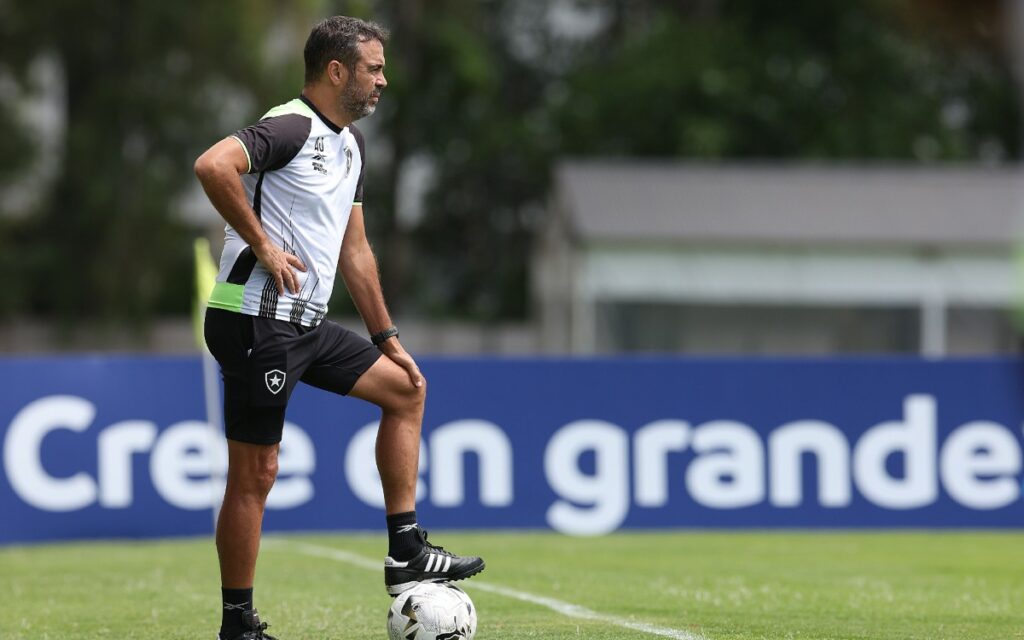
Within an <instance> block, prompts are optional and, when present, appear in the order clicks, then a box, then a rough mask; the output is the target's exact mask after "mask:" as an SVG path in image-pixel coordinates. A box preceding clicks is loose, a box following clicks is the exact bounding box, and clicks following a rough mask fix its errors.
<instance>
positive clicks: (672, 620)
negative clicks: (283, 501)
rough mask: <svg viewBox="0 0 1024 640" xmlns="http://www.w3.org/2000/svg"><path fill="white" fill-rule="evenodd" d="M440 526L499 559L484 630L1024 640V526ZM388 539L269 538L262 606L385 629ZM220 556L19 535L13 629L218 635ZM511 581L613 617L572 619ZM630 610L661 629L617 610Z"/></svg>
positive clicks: (482, 594) (196, 547)
mask: <svg viewBox="0 0 1024 640" xmlns="http://www.w3.org/2000/svg"><path fill="white" fill-rule="evenodd" d="M433 538H436V541H437V542H438V543H440V544H444V545H446V546H449V547H451V548H453V549H455V550H458V551H461V552H463V553H467V552H472V553H478V554H480V555H482V556H484V557H485V558H486V560H487V570H486V571H484V573H482V574H481V575H480V576H478V577H476V578H473V579H471V580H469V581H466V582H463V583H460V586H464V587H465V589H466V591H467V593H469V595H470V596H471V597H472V598H473V600H474V602H475V603H476V605H477V609H478V611H479V615H480V626H479V628H478V631H477V636H476V637H477V638H480V639H481V640H487V639H496V638H501V639H502V640H506V639H507V640H516V639H519V638H595V639H598V638H609V639H610V638H616V639H619V638H621V639H626V640H632V639H640V638H649V639H654V638H658V637H675V638H706V640H761V639H776V638H778V639H788V638H799V639H836V640H839V639H854V638H858V639H862V638H863V639H866V638H871V639H876V638H900V639H919V640H942V639H963V640H980V639H991V640H1012V639H1017V638H1020V639H1024V555H1022V553H1021V549H1020V547H1021V545H1022V543H1024V534H1021V533H1016V532H1013V533H976V532H968V533H952V532H950V533H947V532H941V533H924V532H912V533H891V532H885V533H876V532H869V533H847V532H842V533H836V532H828V533H806V532H801V533H794V532H778V533H776V532H754V533H727V532H700V533H676V532H672V533H636V534H633V533H623V534H616V535H612V536H607V537H600V538H568V537H565V536H560V535H557V534H551V533H484V534H466V533H458V534H456V533H445V532H436V533H435V535H434V536H433ZM385 546H386V545H385V543H384V538H383V537H382V536H369V535H331V536H325V535H317V536H312V535H311V536H298V535H288V536H274V537H273V538H272V539H268V542H267V544H266V545H265V547H264V550H263V553H262V554H261V558H260V565H259V571H258V574H257V581H256V582H257V584H256V605H257V607H258V608H259V609H260V611H261V614H262V616H263V618H264V619H265V620H267V621H268V622H270V624H271V625H272V627H271V629H270V632H271V633H273V634H274V635H276V636H278V637H279V638H280V640H297V639H304V640H305V639H309V640H313V639H317V640H320V639H342V638H353V639H354V638H386V632H385V626H384V620H385V615H386V613H387V607H388V605H389V603H390V601H391V599H390V598H389V597H388V596H387V595H386V594H385V592H384V587H383V571H382V569H380V568H375V569H370V568H368V567H379V566H380V564H381V563H380V560H381V559H382V556H383V554H384V551H385V550H386V549H385ZM332 550H341V551H343V552H345V553H347V555H345V554H341V555H338V556H337V557H335V556H332ZM353 554H354V556H355V557H356V558H355V560H352V557H353ZM360 558H363V559H364V560H362V561H360ZM216 564H217V560H216V553H215V551H214V547H213V543H212V541H211V540H209V539H190V540H174V541H159V542H134V541H131V542H127V541H125V542H122V541H115V542H103V543H86V544H61V545H43V546H22V547H7V548H2V549H0V638H2V639H4V640H6V639H12V640H13V639H19V640H21V639H24V640H48V639H49V640H56V639H61V640H64V639H70V638H74V639H79V638H80V639H83V640H91V639H93V638H118V639H127V638H153V639H160V640H170V639H175V638H182V639H185V638H188V639H193V638H200V639H201V640H213V638H214V636H215V633H216V629H217V626H218V624H219V604H220V603H219V594H220V592H219V582H218V578H217V566H216ZM474 582H480V583H482V584H481V585H480V586H477V587H474ZM509 591H515V592H516V593H519V594H520V595H522V594H529V595H530V596H532V597H535V598H547V599H554V600H557V601H560V602H562V603H566V604H575V605H580V606H581V607H585V608H586V609H587V610H589V611H590V612H592V613H594V614H598V615H602V616H605V618H604V619H593V618H587V617H572V616H569V615H566V612H565V611H564V610H562V609H558V605H557V603H555V604H554V605H553V606H555V607H556V609H558V610H553V609H552V608H549V607H547V606H544V605H542V604H539V603H538V602H527V601H523V600H521V599H516V598H515V597H510V595H511V594H510V593H509ZM572 611H577V610H572ZM629 622H632V623H635V624H636V625H641V626H643V628H645V629H647V630H648V631H643V630H636V629H635V628H627V627H625V626H619V624H617V623H629ZM656 630H661V631H662V632H664V633H668V634H673V633H674V634H675V635H663V636H657V635H654V634H653V633H651V632H650V631H656Z"/></svg>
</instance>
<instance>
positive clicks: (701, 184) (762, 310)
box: [534, 161, 1024, 356]
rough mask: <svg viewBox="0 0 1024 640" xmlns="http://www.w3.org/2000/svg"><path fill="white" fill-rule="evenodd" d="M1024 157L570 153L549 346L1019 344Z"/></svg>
mask: <svg viewBox="0 0 1024 640" xmlns="http://www.w3.org/2000/svg"><path fill="white" fill-rule="evenodd" d="M1022 187H1024V185H1022V184H1021V179H1020V174H1019V172H1018V171H1017V170H1016V169H1015V168H999V169H988V168H966V167H963V168H935V167H930V168H909V167H893V166H870V167H820V166H785V165H771V166H735V165H693V164H651V163H643V162H595V161H570V162H566V163H563V164H562V165H561V166H560V168H559V169H558V171H557V177H556V181H555V191H554V196H553V203H552V208H551V216H550V219H549V221H548V225H547V228H546V229H545V231H544V233H543V234H542V237H541V239H540V241H539V243H538V245H539V246H538V251H537V255H536V259H535V269H534V292H535V301H536V306H537V311H538V317H539V323H540V329H539V330H540V343H541V344H542V345H543V349H544V350H545V351H555V352H561V351H569V352H572V353H576V354H589V353H615V352H636V351H650V352H655V351H657V352H668V353H736V354H739V353H745V354H751V353H753V354H835V353H869V354H870V353H904V354H915V353H920V354H924V355H927V356H942V355H947V354H949V355H957V354H972V355H979V354H1001V353H1011V352H1013V351H1015V349H1016V337H1015V330H1014V328H1013V322H1012V314H1011V311H1012V307H1013V305H1014V304H1015V300H1016V298H1017V294H1016V293H1015V292H1016V291H1017V288H1018V287H1019V286H1021V285H1022V283H1021V282H1018V281H1017V279H1016V276H1015V266H1014V265H1015V263H1014V256H1015V251H1016V248H1017V245H1018V242H1019V237H1020V234H1019V230H1020V227H1019V224H1018V222H1019V214H1020V212H1021V206H1020V205H1021V189H1022Z"/></svg>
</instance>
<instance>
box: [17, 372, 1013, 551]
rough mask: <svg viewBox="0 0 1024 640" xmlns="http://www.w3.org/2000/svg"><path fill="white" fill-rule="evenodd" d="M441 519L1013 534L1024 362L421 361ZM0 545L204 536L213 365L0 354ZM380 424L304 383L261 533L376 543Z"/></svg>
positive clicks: (579, 526) (217, 456)
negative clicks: (319, 534) (338, 534)
mask: <svg viewBox="0 0 1024 640" xmlns="http://www.w3.org/2000/svg"><path fill="white" fill-rule="evenodd" d="M420 365H421V368H422V370H423V372H424V374H425V375H426V376H427V378H428V380H429V387H430V388H429V392H428V400H427V410H426V416H425V420H424V427H423V446H422V450H421V460H420V474H419V485H418V492H417V497H418V503H417V511H418V513H419V515H420V520H421V522H424V523H425V524H426V525H427V526H428V527H436V528H461V529H475V528H502V529H508V528H550V529H554V530H557V531H561V532H564V533H567V534H574V535H596V534H603V533H608V532H611V531H615V530H618V529H623V528H678V527H701V528H704V527H1020V526H1022V525H1024V515H1022V510H1021V504H1020V502H1021V479H1022V474H1024V463H1022V446H1024V442H1022V430H1021V427H1022V424H1024V365H1022V364H1021V363H1020V362H1019V361H1016V360H953V361H923V360H916V359H850V360H827V359H826V360H773V359H759V360H749V359H707V360H703V359H702V360H694V359H593V360H591V359H588V360H554V359H514V360H509V359H459V360H448V359H426V360H423V361H422V362H420ZM0 386H2V389H3V392H2V393H0V443H2V446H3V451H2V454H3V455H2V465H3V470H2V473H0V514H3V515H2V518H0V543H4V542H20V541H33V540H52V539H71V538H96V537H149V536H171V535H189V534H204V533H209V532H210V531H211V530H212V522H213V517H212V514H213V510H214V509H215V508H216V505H217V504H218V502H219V498H220V495H221V492H222V491H223V475H224V470H225V468H226V453H225V451H226V446H225V443H224V440H223V436H222V432H221V429H220V427H219V425H216V426H214V427H210V426H209V424H208V423H207V421H206V409H205V407H206V405H205V404H204V395H203V368H202V365H201V361H200V358H198V357H196V358H176V359H175V358H154V357H74V358H71V357H65V358H32V359H6V360H0ZM378 417H379V412H378V410H377V409H376V408H375V407H373V406H371V405H368V404H365V403H363V402H361V401H358V400H355V399H350V398H342V397H338V396H333V395H331V394H328V393H325V392H322V391H319V390H316V389H313V388H309V387H305V386H302V385H300V386H299V388H298V389H297V390H296V392H295V394H294V396H293V398H292V402H291V404H290V406H289V409H288V417H287V424H286V428H285V439H284V442H283V443H282V450H281V457H280V475H279V477H278V481H277V484H276V485H275V487H274V490H273V492H272V493H271V497H270V500H269V503H268V511H267V515H266V518H265V522H264V526H265V529H267V530H319V529H326V530H382V529H383V524H384V511H383V496H382V493H381V490H380V486H379V479H378V476H377V475H376V469H375V466H374V455H373V447H374V436H375V430H376V420H377V419H378Z"/></svg>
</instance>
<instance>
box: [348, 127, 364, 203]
mask: <svg viewBox="0 0 1024 640" xmlns="http://www.w3.org/2000/svg"><path fill="white" fill-rule="evenodd" d="M349 129H350V130H351V131H352V137H354V138H355V139H356V146H358V147H359V182H357V183H356V197H355V200H354V202H355V203H356V204H362V203H363V176H364V175H366V142H365V141H364V140H363V132H362V131H360V130H359V129H357V128H356V125H354V124H350V125H349Z"/></svg>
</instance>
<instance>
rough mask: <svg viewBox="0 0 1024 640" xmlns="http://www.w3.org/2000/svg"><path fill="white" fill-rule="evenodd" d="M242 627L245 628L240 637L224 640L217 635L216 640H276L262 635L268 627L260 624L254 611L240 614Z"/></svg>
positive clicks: (264, 634)
mask: <svg viewBox="0 0 1024 640" xmlns="http://www.w3.org/2000/svg"><path fill="white" fill-rule="evenodd" d="M242 626H243V627H245V628H246V631H243V632H242V633H241V635H237V636H235V637H234V638H225V637H223V636H221V635H220V634H219V633H218V634H217V640H277V638H275V637H274V636H272V635H270V634H267V633H263V632H264V631H266V630H267V627H269V626H270V625H268V624H267V623H266V622H260V614H259V613H257V612H256V610H255V609H249V610H248V611H243V612H242Z"/></svg>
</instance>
